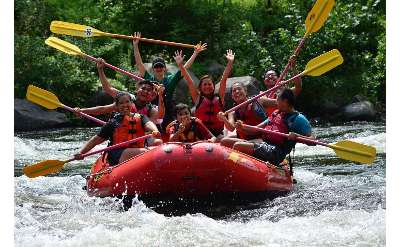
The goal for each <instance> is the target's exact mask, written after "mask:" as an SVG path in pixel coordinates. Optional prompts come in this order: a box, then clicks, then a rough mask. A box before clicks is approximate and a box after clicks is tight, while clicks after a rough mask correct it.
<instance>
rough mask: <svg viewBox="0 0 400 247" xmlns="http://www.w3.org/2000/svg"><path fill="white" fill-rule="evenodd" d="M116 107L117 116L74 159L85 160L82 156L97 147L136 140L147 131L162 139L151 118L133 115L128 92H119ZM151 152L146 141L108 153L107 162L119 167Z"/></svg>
mask: <svg viewBox="0 0 400 247" xmlns="http://www.w3.org/2000/svg"><path fill="white" fill-rule="evenodd" d="M115 105H116V107H117V111H118V113H117V114H115V115H114V116H113V117H112V118H111V119H110V120H109V121H108V122H107V123H106V124H105V125H104V126H103V127H102V128H101V129H100V131H99V133H98V134H97V135H95V136H93V137H92V138H91V139H90V140H89V141H88V142H87V143H86V144H85V145H84V146H83V147H82V149H81V150H80V152H79V153H77V154H75V155H74V157H75V158H77V159H83V157H82V154H85V153H87V152H89V151H90V150H91V149H92V148H94V147H95V146H96V145H99V144H101V143H103V142H104V141H105V140H107V139H108V140H110V145H115V144H118V143H121V142H125V141H128V140H132V139H135V138H137V137H141V136H144V135H145V131H149V132H152V134H153V137H154V138H160V136H161V134H160V132H159V131H158V130H157V127H156V126H155V124H154V123H153V122H151V121H150V120H149V118H148V117H147V116H145V115H143V114H140V113H131V105H132V99H131V97H130V95H129V93H127V92H119V93H118V94H117V95H116V96H115ZM160 144H162V140H160V139H155V140H154V142H153V145H160ZM146 150H149V148H148V147H146V141H145V140H142V141H138V142H134V143H131V144H127V145H126V146H123V147H120V148H118V149H113V150H110V151H108V155H107V161H108V162H109V164H110V165H117V164H119V163H121V162H123V161H125V160H128V159H130V158H132V157H134V156H136V155H138V154H140V153H143V152H145V151H146Z"/></svg>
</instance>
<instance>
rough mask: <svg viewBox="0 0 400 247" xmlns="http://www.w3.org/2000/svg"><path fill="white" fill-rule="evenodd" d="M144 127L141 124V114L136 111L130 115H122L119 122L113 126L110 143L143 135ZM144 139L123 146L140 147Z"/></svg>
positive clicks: (142, 145)
mask: <svg viewBox="0 0 400 247" xmlns="http://www.w3.org/2000/svg"><path fill="white" fill-rule="evenodd" d="M144 134H145V132H144V128H143V126H142V116H141V115H140V114H138V113H135V114H132V115H130V116H124V118H123V119H122V121H121V123H120V124H119V125H118V127H117V128H115V130H114V133H113V138H112V144H113V145H114V144H118V143H121V142H125V141H129V140H132V139H135V138H137V137H140V136H144ZM144 142H145V141H144V140H142V141H139V142H134V143H131V144H127V145H124V146H123V148H129V147H131V148H142V147H144Z"/></svg>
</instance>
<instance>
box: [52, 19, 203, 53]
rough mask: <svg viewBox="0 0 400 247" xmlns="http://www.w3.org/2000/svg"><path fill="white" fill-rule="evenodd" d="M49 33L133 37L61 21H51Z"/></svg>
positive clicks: (185, 45) (187, 46)
mask: <svg viewBox="0 0 400 247" xmlns="http://www.w3.org/2000/svg"><path fill="white" fill-rule="evenodd" d="M50 31H52V32H53V33H58V34H66V35H71V36H76V37H84V38H88V37H102V36H104V37H111V38H117V39H133V36H130V35H121V34H113V33H106V32H103V31H100V30H97V29H96V28H93V27H89V26H85V25H80V24H75V23H69V22H63V21H52V22H51V24H50ZM139 40H141V41H145V42H149V43H155V44H161V45H171V46H179V47H185V48H196V46H197V45H189V44H183V43H176V42H170V41H163V40H157V39H147V38H139Z"/></svg>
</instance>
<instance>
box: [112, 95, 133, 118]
mask: <svg viewBox="0 0 400 247" xmlns="http://www.w3.org/2000/svg"><path fill="white" fill-rule="evenodd" d="M131 104H132V101H131V97H129V95H123V96H121V97H119V98H118V100H117V101H116V106H117V110H118V112H119V113H121V114H122V115H129V114H130V112H131Z"/></svg>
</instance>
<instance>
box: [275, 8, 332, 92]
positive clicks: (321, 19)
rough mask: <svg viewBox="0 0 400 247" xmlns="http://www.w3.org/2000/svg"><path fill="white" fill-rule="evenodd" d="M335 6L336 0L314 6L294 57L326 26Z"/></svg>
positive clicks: (288, 66)
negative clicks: (309, 38) (312, 34)
mask: <svg viewBox="0 0 400 247" xmlns="http://www.w3.org/2000/svg"><path fill="white" fill-rule="evenodd" d="M333 5H335V1H334V0H317V2H316V3H315V4H314V6H313V8H312V9H311V10H310V12H309V13H308V15H307V19H306V32H305V33H304V36H303V38H302V39H301V40H300V43H299V44H298V45H297V48H296V49H295V51H294V52H293V55H292V56H297V55H299V53H300V50H301V48H302V47H303V46H304V43H305V41H306V39H307V37H308V36H309V35H310V34H311V33H314V32H316V31H318V30H319V29H320V28H321V27H322V25H324V23H325V21H326V19H327V18H328V15H329V13H330V12H331V10H332V8H333ZM289 62H290V61H288V63H287V64H286V66H285V68H284V70H283V72H282V73H281V74H280V76H279V78H278V80H277V81H276V83H275V85H277V84H278V83H279V82H280V81H282V80H283V78H285V76H286V75H287V73H288V72H289V68H290V63H289ZM273 93H274V91H272V92H271V93H270V94H269V96H268V97H270V98H271V97H272V96H273Z"/></svg>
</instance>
